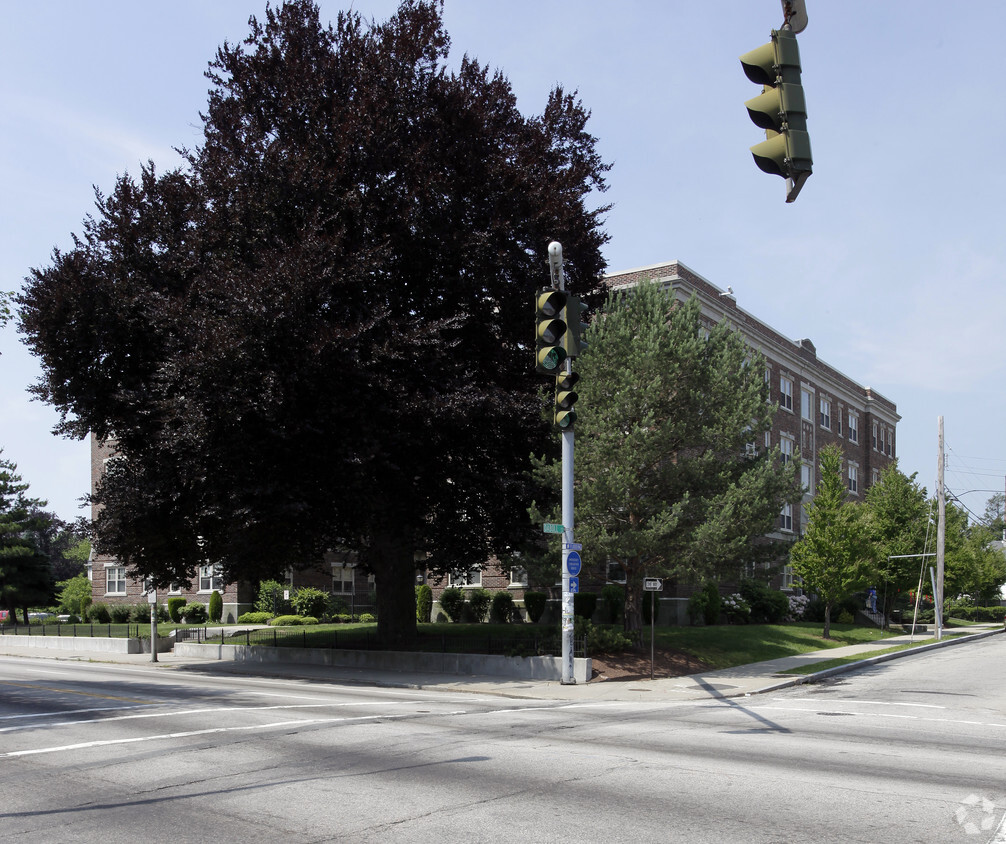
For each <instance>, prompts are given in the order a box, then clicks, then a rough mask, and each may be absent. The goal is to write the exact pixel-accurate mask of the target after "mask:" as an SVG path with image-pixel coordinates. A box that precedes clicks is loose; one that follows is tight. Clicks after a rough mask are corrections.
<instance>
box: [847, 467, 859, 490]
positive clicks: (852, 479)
mask: <svg viewBox="0 0 1006 844" xmlns="http://www.w3.org/2000/svg"><path fill="white" fill-rule="evenodd" d="M849 492H851V493H852V494H853V495H859V465H858V464H856V463H853V462H852V461H851V460H850V461H849Z"/></svg>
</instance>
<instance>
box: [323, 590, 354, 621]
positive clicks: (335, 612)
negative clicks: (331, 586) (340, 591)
mask: <svg viewBox="0 0 1006 844" xmlns="http://www.w3.org/2000/svg"><path fill="white" fill-rule="evenodd" d="M325 615H326V616H328V617H329V618H331V619H335V618H337V617H338V616H340V615H349V604H347V603H346V599H345V598H343V597H342V595H329V596H328V600H327V603H326V604H325Z"/></svg>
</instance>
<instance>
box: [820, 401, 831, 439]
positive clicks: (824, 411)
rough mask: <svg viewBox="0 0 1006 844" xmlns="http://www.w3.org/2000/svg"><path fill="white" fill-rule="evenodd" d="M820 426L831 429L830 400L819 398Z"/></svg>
mask: <svg viewBox="0 0 1006 844" xmlns="http://www.w3.org/2000/svg"><path fill="white" fill-rule="evenodd" d="M821 427H822V428H826V429H827V430H829V431H830V430H831V402H830V401H828V399H821Z"/></svg>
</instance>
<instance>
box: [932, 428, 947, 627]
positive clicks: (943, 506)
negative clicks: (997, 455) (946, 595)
mask: <svg viewBox="0 0 1006 844" xmlns="http://www.w3.org/2000/svg"><path fill="white" fill-rule="evenodd" d="M939 439H940V454H939V459H938V460H937V464H936V503H937V505H938V507H939V518H938V520H937V522H936V580H935V582H934V584H933V601H934V602H935V604H936V608H935V609H936V614H935V616H934V617H935V619H936V641H937V642H939V641H940V640H941V639H942V638H943V549H944V544H945V542H946V536H947V498H946V493H945V491H944V488H943V464H944V458H943V417H942V416H941V417H939Z"/></svg>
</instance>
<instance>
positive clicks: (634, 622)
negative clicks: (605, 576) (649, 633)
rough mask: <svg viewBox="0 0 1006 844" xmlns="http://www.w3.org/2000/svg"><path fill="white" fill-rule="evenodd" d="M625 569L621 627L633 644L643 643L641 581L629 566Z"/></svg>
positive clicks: (639, 644) (640, 644) (636, 645)
mask: <svg viewBox="0 0 1006 844" xmlns="http://www.w3.org/2000/svg"><path fill="white" fill-rule="evenodd" d="M623 568H624V569H625V621H624V624H623V629H624V630H625V632H626V633H627V634H628V635H629V636H630V637H631V638H632V642H633V646H634V647H637V648H640V647H642V645H643V581H642V579H641V578H640V577H639V576H638V575H637V574H636V573H635V572H634V571H632V569H630V568H629V566H624V565H623Z"/></svg>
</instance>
